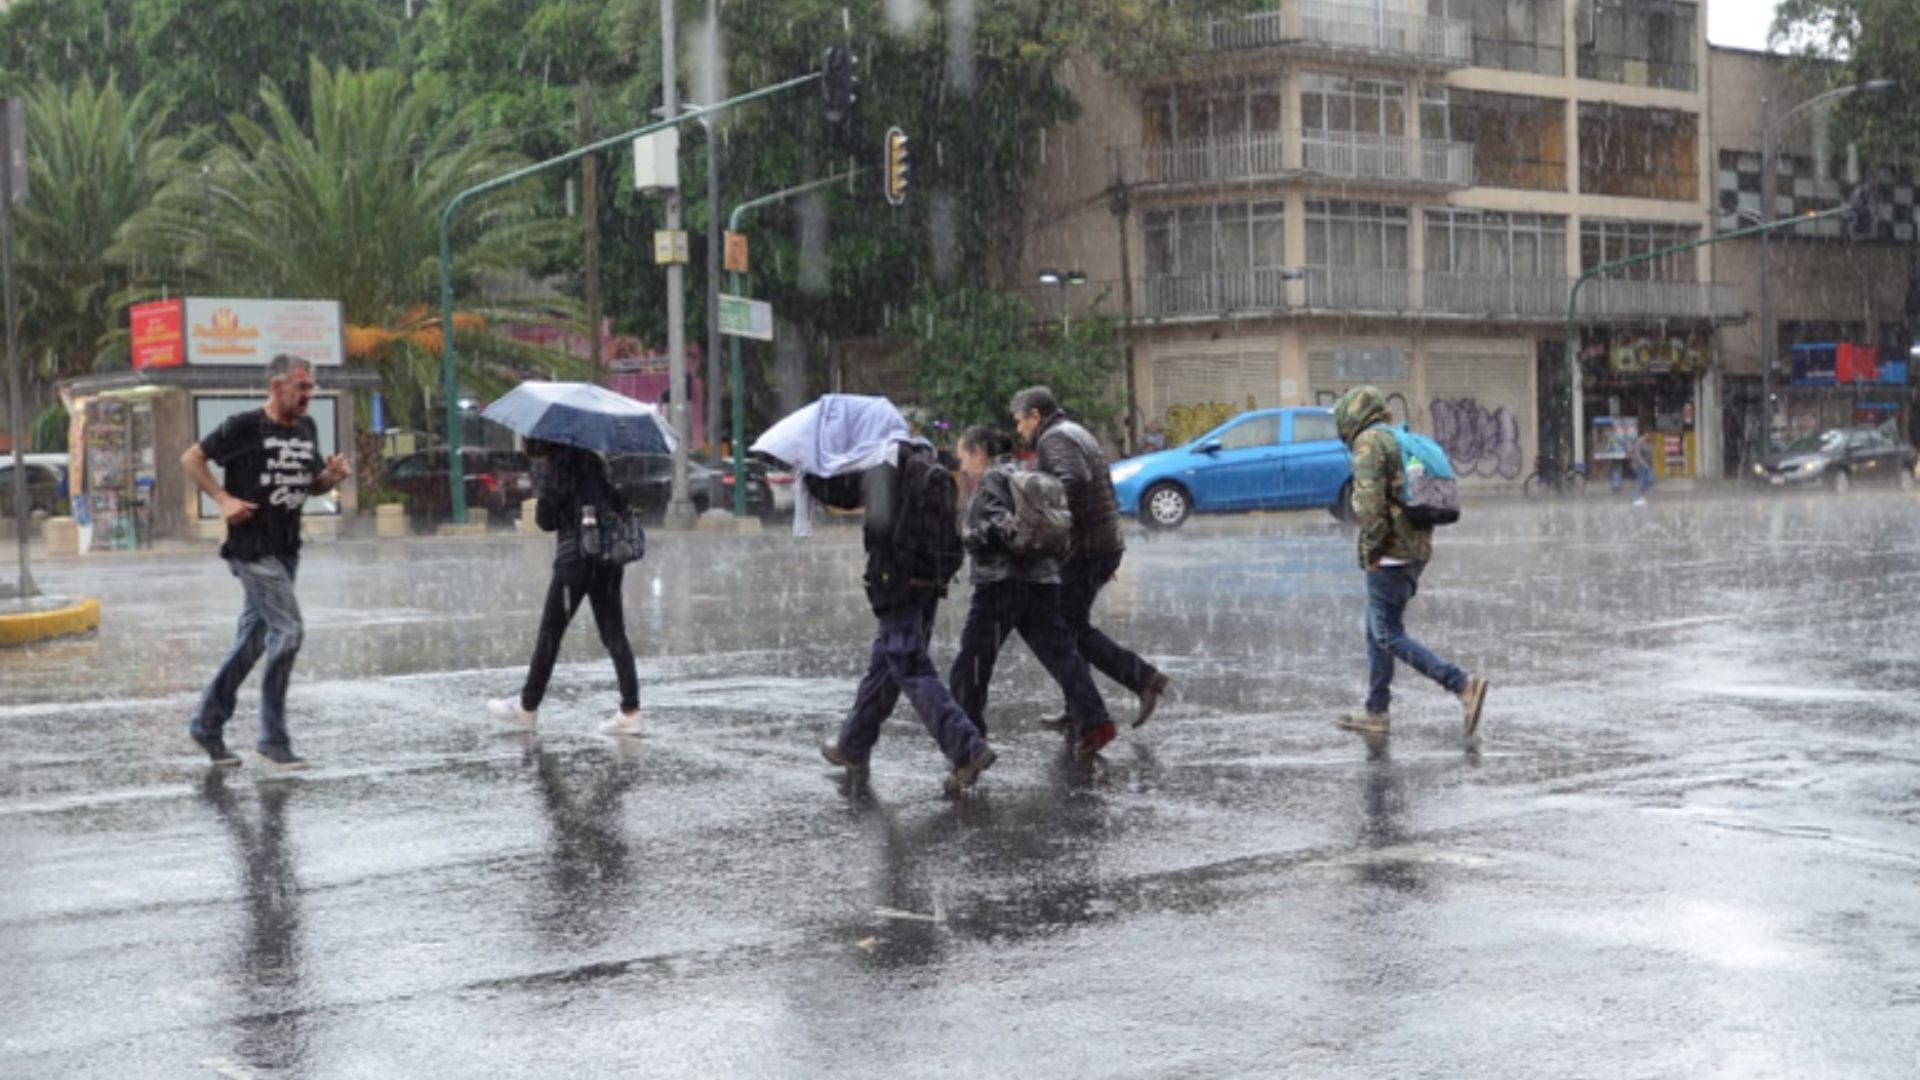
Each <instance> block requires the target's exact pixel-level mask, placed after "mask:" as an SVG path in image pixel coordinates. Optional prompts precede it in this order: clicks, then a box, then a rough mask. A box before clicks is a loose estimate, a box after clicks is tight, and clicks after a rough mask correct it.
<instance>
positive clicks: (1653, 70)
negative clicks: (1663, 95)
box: [1574, 0, 1700, 90]
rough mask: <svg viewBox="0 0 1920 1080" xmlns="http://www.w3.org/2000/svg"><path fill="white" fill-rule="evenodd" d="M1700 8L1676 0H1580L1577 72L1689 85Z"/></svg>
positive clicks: (1693, 79)
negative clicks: (1578, 70) (1578, 67)
mask: <svg viewBox="0 0 1920 1080" xmlns="http://www.w3.org/2000/svg"><path fill="white" fill-rule="evenodd" d="M1699 27H1700V16H1699V8H1698V7H1697V6H1696V5H1694V4H1691V3H1683V2H1680V0H1580V6H1579V7H1578V8H1577V9H1576V11H1575V16H1574V31H1575V33H1576V34H1577V35H1578V37H1577V38H1576V44H1577V45H1578V48H1579V53H1580V77H1581V78H1583V79H1598V80H1600V81H1602V82H1613V83H1624V84H1626V85H1628V86H1654V87H1660V88H1662V89H1667V90H1692V89H1694V87H1695V85H1696V83H1697V82H1698V73H1697V71H1696V68H1695V65H1694V45H1695V43H1696V41H1697V40H1698V36H1699Z"/></svg>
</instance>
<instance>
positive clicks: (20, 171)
mask: <svg viewBox="0 0 1920 1080" xmlns="http://www.w3.org/2000/svg"><path fill="white" fill-rule="evenodd" d="M27 175H28V174H27V110H26V101H25V99H24V98H13V99H11V100H7V101H0V271H3V272H4V275H5V277H4V280H0V290H4V291H5V292H6V294H7V300H6V319H7V333H6V338H7V408H8V412H9V414H10V420H11V424H12V429H13V527H14V532H15V533H16V534H17V535H18V536H19V538H20V579H19V581H18V582H16V583H15V585H14V595H15V596H17V597H19V598H20V599H22V600H24V599H26V598H27V597H29V596H37V595H39V593H40V590H39V589H37V588H35V587H34V584H33V574H32V573H31V572H30V571H29V570H28V569H27V532H28V524H29V520H28V517H27V459H26V447H25V446H23V445H22V443H24V442H25V441H26V437H27V424H26V417H25V415H24V413H23V412H22V411H21V410H22V402H21V400H20V351H19V343H18V342H17V341H16V340H15V335H16V333H17V331H16V324H17V323H18V322H19V312H18V311H17V310H16V305H15V300H14V295H13V204H14V203H17V202H25V201H26V198H27V182H28V181H27Z"/></svg>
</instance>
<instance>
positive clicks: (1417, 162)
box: [1113, 131, 1474, 191]
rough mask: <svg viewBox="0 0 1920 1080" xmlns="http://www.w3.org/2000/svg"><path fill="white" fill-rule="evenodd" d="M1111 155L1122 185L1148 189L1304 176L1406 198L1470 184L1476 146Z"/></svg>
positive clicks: (1271, 145) (1363, 138) (1386, 140)
mask: <svg viewBox="0 0 1920 1080" xmlns="http://www.w3.org/2000/svg"><path fill="white" fill-rule="evenodd" d="M1290 143H1291V144H1292V145H1291V146H1290V145H1289V144H1290ZM1113 154H1114V157H1115V161H1116V167H1117V169H1118V174H1119V175H1120V176H1121V177H1123V178H1124V179H1125V180H1126V182H1128V183H1130V184H1139V185H1143V186H1147V187H1156V186H1158V187H1205V186H1209V185H1220V184H1233V183H1239V182H1244V181H1249V180H1285V179H1297V178H1301V177H1308V176H1312V177H1332V178H1336V179H1340V180H1344V181H1348V182H1350V183H1355V184H1368V185H1373V186H1378V187H1381V188H1389V189H1391V188H1398V189H1403V190H1449V191H1450V190H1456V189H1459V188H1468V187H1472V186H1473V183H1474V148H1473V144H1472V143H1459V142H1445V141H1442V140H1438V139H1409V138H1403V137H1399V136H1383V135H1354V134H1349V133H1345V132H1335V131H1308V132H1304V133H1302V132H1298V131H1294V132H1288V133H1285V134H1282V133H1280V132H1273V133H1269V134H1261V135H1251V136H1245V137H1241V138H1233V139H1193V140H1189V141H1185V142H1177V143H1163V144H1160V145H1157V146H1126V147H1115V148H1114V149H1113ZM1296 154H1297V157H1294V155H1296ZM1290 158H1293V160H1292V161H1291V162H1290V160H1289V159H1290Z"/></svg>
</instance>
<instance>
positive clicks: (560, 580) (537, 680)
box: [520, 559, 640, 712]
mask: <svg viewBox="0 0 1920 1080" xmlns="http://www.w3.org/2000/svg"><path fill="white" fill-rule="evenodd" d="M626 570H627V568H626V567H624V566H607V565H605V564H602V563H593V562H587V561H585V560H583V559H570V560H568V561H566V562H561V563H555V564H554V566H553V583H552V584H550V585H548V586H547V606H546V610H545V611H543V612H541V615H540V637H539V639H538V640H536V641H535V642H534V643H533V660H532V661H531V662H530V663H528V664H527V683H526V685H525V686H523V687H521V688H520V706H521V708H524V709H527V710H529V711H531V710H534V709H538V708H539V707H540V701H541V699H542V698H545V697H546V696H547V680H548V679H551V678H552V677H553V662H554V660H555V659H556V658H557V657H558V656H559V655H560V639H562V638H564V637H566V636H567V624H568V623H570V622H572V621H573V613H574V612H576V611H578V610H580V601H582V600H586V601H588V602H589V603H591V604H592V605H593V624H594V625H595V626H597V627H599V629H600V644H602V645H605V646H606V647H607V655H608V656H610V657H612V658H613V673H614V676H615V677H616V678H618V679H619V680H620V708H621V709H622V710H624V711H627V712H631V711H633V710H634V709H638V708H639V707H640V679H639V677H638V676H637V675H635V674H634V671H633V646H631V645H629V644H628V643H627V616H626V611H625V609H624V608H623V607H622V606H621V603H620V585H621V582H622V581H623V580H624V579H625V578H626Z"/></svg>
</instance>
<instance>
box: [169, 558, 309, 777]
mask: <svg viewBox="0 0 1920 1080" xmlns="http://www.w3.org/2000/svg"><path fill="white" fill-rule="evenodd" d="M299 566H300V560H299V559H297V558H291V557H288V558H278V557H274V556H269V557H267V558H264V559H255V560H252V561H247V560H242V559H228V560H227V567H228V569H230V570H232V571H233V576H234V577H236V578H239V579H240V588H241V589H242V590H243V591H244V592H245V593H246V603H245V605H244V606H242V607H241V609H240V628H239V631H238V632H237V633H236V634H234V637H233V647H232V648H231V649H229V650H227V658H226V659H225V660H223V661H221V663H220V670H218V671H216V672H214V675H213V681H212V682H211V683H208V684H207V690H206V693H204V694H202V695H201V696H200V708H199V709H198V710H197V711H196V712H195V713H194V716H193V723H192V724H191V725H189V727H188V730H190V731H192V732H193V733H194V734H195V735H197V736H199V737H201V738H203V739H205V738H218V737H220V732H221V729H222V728H224V727H226V725H227V721H228V720H231V719H232V718H233V708H234V702H235V700H236V699H237V698H238V697H239V695H240V684H241V683H243V682H245V681H246V679H247V674H248V673H249V672H251V671H252V670H253V665H254V664H256V663H258V662H259V660H260V655H261V654H262V653H265V654H266V657H267V671H266V674H265V676H263V677H262V680H261V683H260V739H259V745H261V746H263V747H266V746H288V745H289V744H290V741H289V739H288V737H287V684H288V683H289V682H291V681H292V680H293V661H294V658H295V657H296V656H298V655H299V654H300V639H301V637H302V635H303V634H304V633H305V624H303V623H302V622H301V621H300V603H299V601H297V600H295V599H294V596H293V579H294V575H295V573H296V572H297V571H298V569H299Z"/></svg>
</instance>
